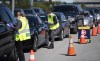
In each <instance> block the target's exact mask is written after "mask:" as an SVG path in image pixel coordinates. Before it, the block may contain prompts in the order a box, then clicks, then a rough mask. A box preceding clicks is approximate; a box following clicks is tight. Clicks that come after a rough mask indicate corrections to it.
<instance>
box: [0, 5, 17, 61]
mask: <svg viewBox="0 0 100 61" xmlns="http://www.w3.org/2000/svg"><path fill="white" fill-rule="evenodd" d="M16 23H17V21H16V19H15V18H14V16H13V15H12V13H11V11H10V9H9V8H7V7H6V6H5V5H3V4H0V61H17V58H16V57H17V52H16V49H15V39H14V33H15V31H14V30H13V28H11V27H9V26H8V25H7V24H12V26H14V25H16Z"/></svg>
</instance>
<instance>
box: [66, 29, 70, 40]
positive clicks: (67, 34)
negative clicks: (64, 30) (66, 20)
mask: <svg viewBox="0 0 100 61" xmlns="http://www.w3.org/2000/svg"><path fill="white" fill-rule="evenodd" d="M69 35H70V28H69V31H68V34H67V35H66V38H68V37H69Z"/></svg>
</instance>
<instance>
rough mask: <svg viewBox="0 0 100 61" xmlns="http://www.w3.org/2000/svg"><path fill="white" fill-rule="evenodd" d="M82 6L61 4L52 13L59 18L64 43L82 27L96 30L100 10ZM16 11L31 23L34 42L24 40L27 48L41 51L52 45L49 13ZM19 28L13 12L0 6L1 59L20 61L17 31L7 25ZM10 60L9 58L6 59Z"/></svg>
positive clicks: (99, 20)
mask: <svg viewBox="0 0 100 61" xmlns="http://www.w3.org/2000/svg"><path fill="white" fill-rule="evenodd" d="M84 10H85V11H83V10H82V8H81V7H80V6H79V5H74V4H61V5H56V6H54V7H53V8H52V12H53V13H54V14H55V15H56V16H57V18H58V20H59V24H60V27H59V31H58V33H57V35H55V37H58V38H59V39H60V40H63V39H64V37H69V34H70V33H77V30H78V29H77V27H78V26H82V25H88V26H90V27H91V28H92V25H93V24H95V25H97V23H98V22H100V18H99V17H100V14H98V13H99V11H95V10H94V9H93V10H94V11H93V12H96V13H94V14H93V13H91V11H90V10H91V9H90V10H88V9H85V8H84ZM14 12H15V13H16V12H21V13H22V14H23V15H25V16H26V18H27V19H28V22H29V27H30V33H31V40H30V41H24V42H23V45H24V47H23V48H24V49H26V48H31V49H34V51H37V49H38V47H39V46H41V45H43V46H48V45H49V41H50V36H49V28H48V23H47V22H48V18H47V14H46V12H44V11H43V10H42V9H41V8H29V9H19V8H18V9H15V10H14ZM10 23H11V24H12V25H13V26H15V25H17V19H15V18H14V16H13V15H12V14H11V11H10V10H9V9H8V8H7V7H6V6H4V5H0V48H1V49H0V60H8V61H16V55H17V52H16V48H15V45H14V36H13V35H15V31H14V30H13V28H11V27H9V26H7V25H6V24H10ZM4 58H8V59H4Z"/></svg>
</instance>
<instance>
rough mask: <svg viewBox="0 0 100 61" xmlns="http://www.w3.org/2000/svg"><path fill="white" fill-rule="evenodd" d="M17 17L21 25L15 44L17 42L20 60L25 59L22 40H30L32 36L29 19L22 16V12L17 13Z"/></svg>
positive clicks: (23, 60)
mask: <svg viewBox="0 0 100 61" xmlns="http://www.w3.org/2000/svg"><path fill="white" fill-rule="evenodd" d="M16 18H17V19H18V21H20V22H21V27H20V29H19V30H18V32H17V33H16V42H15V44H16V48H17V51H18V57H19V61H25V56H24V52H23V44H22V42H23V41H25V40H29V39H30V38H31V37H30V31H29V25H28V21H27V20H26V19H25V18H24V17H22V14H21V13H20V12H17V13H16Z"/></svg>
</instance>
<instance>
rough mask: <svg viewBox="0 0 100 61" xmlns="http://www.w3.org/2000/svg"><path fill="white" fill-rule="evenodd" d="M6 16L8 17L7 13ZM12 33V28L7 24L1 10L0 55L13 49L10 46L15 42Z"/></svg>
mask: <svg viewBox="0 0 100 61" xmlns="http://www.w3.org/2000/svg"><path fill="white" fill-rule="evenodd" d="M0 10H1V9H0ZM5 18H7V16H6V14H5ZM8 20H9V19H8ZM12 33H13V31H12V29H11V28H10V27H8V26H7V25H6V22H5V21H4V19H3V16H2V13H1V11H0V56H1V55H4V54H7V53H9V52H10V51H11V47H9V44H10V43H11V42H13V40H12ZM12 47H13V46H12ZM5 52H7V53H5Z"/></svg>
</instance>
